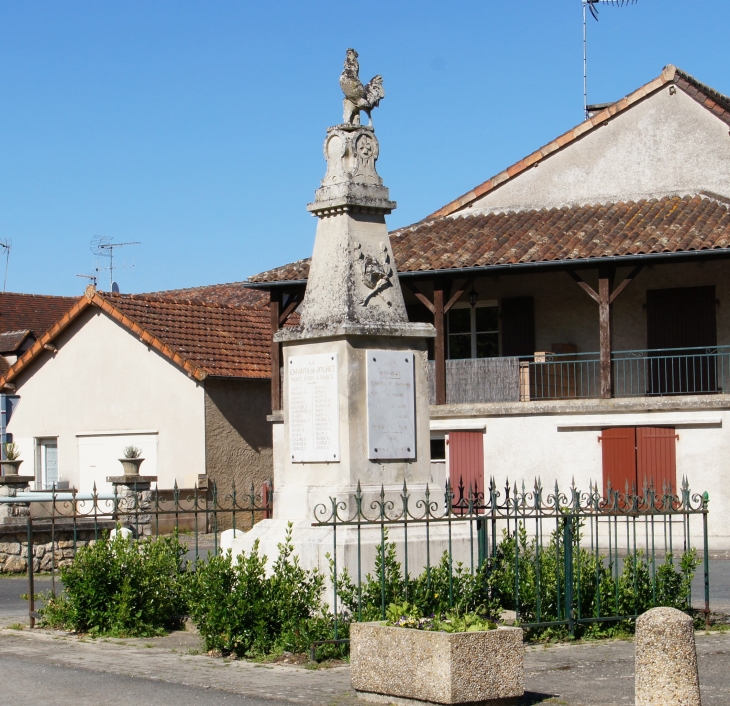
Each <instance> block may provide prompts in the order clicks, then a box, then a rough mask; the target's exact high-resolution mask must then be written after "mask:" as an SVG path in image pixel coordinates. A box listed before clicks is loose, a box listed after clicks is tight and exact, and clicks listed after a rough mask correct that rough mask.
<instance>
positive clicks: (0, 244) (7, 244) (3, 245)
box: [0, 238, 13, 292]
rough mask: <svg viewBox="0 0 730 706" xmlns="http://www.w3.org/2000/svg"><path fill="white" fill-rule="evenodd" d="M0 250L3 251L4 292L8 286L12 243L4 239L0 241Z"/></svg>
mask: <svg viewBox="0 0 730 706" xmlns="http://www.w3.org/2000/svg"><path fill="white" fill-rule="evenodd" d="M0 248H2V249H3V250H4V251H5V277H4V279H3V292H4V291H5V288H6V286H7V284H8V265H9V264H10V251H11V250H12V248H13V241H12V240H8V238H5V240H0Z"/></svg>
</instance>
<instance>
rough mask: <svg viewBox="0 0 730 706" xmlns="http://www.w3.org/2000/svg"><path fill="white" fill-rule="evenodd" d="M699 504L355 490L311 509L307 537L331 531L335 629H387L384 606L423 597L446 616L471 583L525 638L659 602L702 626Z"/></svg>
mask: <svg viewBox="0 0 730 706" xmlns="http://www.w3.org/2000/svg"><path fill="white" fill-rule="evenodd" d="M708 501H709V498H708V495H707V493H704V494H702V495H700V494H696V493H692V492H691V491H690V488H689V485H688V483H687V480H686V479H684V480H683V482H682V485H681V488H679V489H678V492H676V493H675V492H673V489H672V488H663V489H662V491H661V492H658V491H656V490H655V489H654V488H653V487H651V486H649V487H645V488H643V489H642V491H641V493H638V492H637V491H636V490H635V489H633V490H632V489H629V488H626V489H625V490H624V492H620V491H618V490H616V489H612V488H610V487H609V488H607V489H606V492H605V495H604V494H602V493H601V491H600V490H599V488H598V487H597V486H596V485H594V484H592V483H591V484H590V487H589V490H588V492H581V491H580V490H579V489H578V488H577V487H576V486H575V484H573V485H572V486H571V487H570V489H569V491H568V492H567V493H564V492H561V490H560V488H559V487H558V485H557V484H556V485H555V487H554V489H552V490H550V491H547V490H546V489H544V488H543V487H542V485H541V483H540V482H539V481H536V482H535V485H534V488H533V489H532V490H526V489H525V487H524V485H523V486H522V488H521V489H520V488H518V487H517V485H516V484H513V485H512V486H510V484H509V482H507V483H506V484H505V486H504V488H503V489H498V488H497V486H496V484H495V481H494V479H492V480H491V481H490V484H489V487H488V488H487V490H486V492H482V491H481V490H480V489H474V488H468V489H465V488H464V486H463V484H461V483H460V484H459V487H457V488H452V486H451V485H449V484H448V483H447V485H446V488H445V493H444V495H443V502H441V501H440V498H438V497H436V496H435V494H432V493H431V491H430V489H429V487H428V486H426V487H425V488H424V489H420V490H417V491H416V492H412V491H411V490H409V488H408V487H407V485H406V484H405V483H404V484H403V487H402V491H401V492H400V493H397V494H391V493H387V492H386V491H385V489H384V488H383V487H381V489H380V493H379V494H376V495H375V496H372V495H368V494H367V493H365V492H363V490H362V488H361V486H360V485H359V484H358V487H357V490H356V492H355V493H354V494H353V495H352V496H351V497H349V498H347V499H341V498H335V497H333V498H330V502H329V504H328V505H319V506H317V508H316V510H315V517H314V522H313V525H314V526H318V527H329V528H331V529H332V553H331V570H332V577H331V580H332V607H333V610H334V615H335V619H336V620H337V619H338V618H339V619H340V620H341V619H342V618H343V615H345V614H347V613H348V612H349V613H350V618H351V619H353V620H362V619H363V617H364V616H365V617H366V618H367V614H368V611H369V612H370V614H372V613H373V610H375V612H376V613H378V616H377V618H378V619H385V617H386V610H387V608H388V603H389V602H390V601H394V600H395V601H403V600H405V601H409V600H416V601H418V600H421V601H422V602H424V596H425V597H426V598H425V602H424V604H427V605H435V604H437V603H438V604H439V605H442V606H444V607H445V608H448V609H453V608H455V607H458V604H459V601H460V600H461V597H460V595H459V591H461V590H462V589H464V586H465V585H466V583H469V581H471V584H470V586H471V588H470V590H472V591H473V590H477V591H482V593H481V594H480V595H481V597H482V598H483V599H484V600H489V599H494V598H499V599H500V601H501V606H502V608H507V609H513V610H514V618H515V620H516V622H518V623H519V624H520V625H522V626H523V627H525V628H547V627H556V626H561V627H562V628H563V629H567V631H568V632H569V633H570V634H571V635H573V634H575V631H576V628H577V627H578V626H583V629H585V627H586V626H588V625H590V624H595V623H606V622H609V623H610V622H618V621H626V620H628V621H631V620H634V619H635V618H636V617H637V616H638V615H639V614H640V613H641V612H643V611H644V610H647V609H648V608H650V607H653V606H655V605H667V601H669V603H671V604H673V605H675V606H677V607H680V608H682V609H684V610H687V611H688V612H691V613H704V615H705V621H706V622H707V621H708V620H709V615H710V607H709V562H708V534H707V517H708ZM695 543H697V544H698V545H699V547H700V548H701V554H696V552H695V550H694V549H693V545H694V544H695ZM348 550H349V551H348ZM662 562H663V563H662ZM700 563H701V564H702V569H701V571H702V572H703V574H704V606H703V607H702V608H700V609H699V610H695V609H694V608H693V605H692V596H691V587H690V583H691V577H692V575H693V574H694V569H695V567H696V565H698V564H700ZM394 567H395V570H396V572H400V574H399V576H397V577H394V575H393V571H394ZM445 573H446V575H445ZM437 584H438V585H437ZM394 586H397V591H398V592H400V594H399V595H395V594H394V593H393V590H394ZM475 586H476V589H475ZM437 590H441V591H443V592H444V594H443V595H442V596H438V595H437V594H436V593H435V592H436V591H437ZM429 591H430V598H429ZM497 594H499V595H497ZM429 600H430V603H429ZM368 601H370V604H368ZM373 601H374V602H375V603H376V605H375V606H373ZM343 602H344V603H346V604H347V605H346V607H345V608H343ZM462 607H463V606H462ZM371 618H372V615H371ZM337 637H338V635H337V623H335V639H337Z"/></svg>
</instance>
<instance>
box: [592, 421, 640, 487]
mask: <svg viewBox="0 0 730 706" xmlns="http://www.w3.org/2000/svg"><path fill="white" fill-rule="evenodd" d="M601 454H602V456H603V496H604V497H606V498H607V497H608V486H609V483H610V485H611V489H612V490H618V492H619V493H625V492H626V487H627V484H628V490H629V493H632V492H634V488H636V487H638V486H637V483H636V429H635V428H634V427H613V428H611V429H604V430H603V432H602V434H601Z"/></svg>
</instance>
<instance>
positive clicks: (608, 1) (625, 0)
mask: <svg viewBox="0 0 730 706" xmlns="http://www.w3.org/2000/svg"><path fill="white" fill-rule="evenodd" d="M581 2H582V3H583V114H584V116H585V119H586V120H588V118H589V117H590V116H589V114H588V42H587V35H586V8H588V10H589V11H590V13H591V17H593V19H594V20H596V21H598V5H599V4H602V5H615V6H616V7H623V6H624V5H636V3H637V2H638V0H581Z"/></svg>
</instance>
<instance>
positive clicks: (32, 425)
mask: <svg viewBox="0 0 730 706" xmlns="http://www.w3.org/2000/svg"><path fill="white" fill-rule="evenodd" d="M220 286H222V285H219V286H218V287H220ZM234 288H235V287H234ZM203 289H204V288H203ZM163 294H165V293H159V294H158V296H154V295H119V294H104V293H101V292H97V291H96V290H95V289H94V287H93V286H90V287H88V288H87V289H86V292H85V294H84V296H82V297H80V298H79V299H78V300H76V301H75V302H74V303H73V305H72V306H70V307H68V308H67V310H66V311H65V312H64V313H63V315H62V316H60V317H59V318H58V320H57V321H56V322H55V323H53V325H51V326H50V328H49V329H48V330H47V331H45V332H44V333H42V335H40V336H39V337H38V339H37V340H35V341H34V342H33V343H32V344H31V345H30V347H29V348H28V350H26V351H25V352H23V353H22V354H21V355H20V357H19V358H18V360H17V361H16V362H14V363H13V364H12V365H11V366H10V368H9V369H8V370H7V371H6V372H5V373H4V374H3V375H2V377H1V378H0V387H2V389H3V391H4V393H6V394H7V393H8V392H11V393H12V396H13V398H14V400H15V404H14V405H13V413H12V416H11V418H10V420H9V422H8V429H7V431H8V433H9V434H11V435H12V439H13V441H14V442H15V443H16V444H17V445H18V446H19V447H20V449H21V458H23V459H24V460H25V464H24V466H23V467H22V469H21V473H25V474H28V473H29V472H32V473H33V475H34V476H35V487H36V489H38V488H48V487H50V486H51V485H52V484H53V483H59V482H60V483H63V484H65V483H68V484H69V485H70V486H71V487H75V488H78V489H80V490H81V491H90V490H91V489H92V488H93V487H94V485H96V488H97V489H98V490H99V491H108V490H110V489H111V486H110V484H108V483H107V481H106V478H107V476H112V475H119V474H120V468H121V467H120V464H119V460H118V459H119V458H120V456H122V452H123V449H124V447H126V446H130V445H132V446H137V447H139V448H140V449H141V450H142V455H143V456H144V458H145V460H144V462H143V464H142V468H141V472H142V473H143V474H147V475H154V476H157V478H158V486H159V488H161V489H163V488H172V487H173V486H174V485H175V484H176V483H177V485H178V486H179V487H185V488H192V487H193V486H194V485H195V484H197V483H199V482H203V481H206V480H214V481H217V482H219V483H220V484H221V487H222V488H224V489H225V491H226V492H230V490H229V489H230V484H231V481H233V480H235V481H236V483H237V486H238V487H239V488H245V489H246V491H247V490H248V488H249V487H250V485H251V483H254V484H255V485H256V486H257V488H260V487H261V484H262V483H263V482H264V481H266V480H268V479H269V478H270V477H271V469H272V456H271V429H270V427H269V425H268V424H267V422H266V415H267V414H268V413H269V411H270V404H269V396H270V391H269V388H270V382H269V375H270V360H269V350H270V343H269V312H268V310H267V308H261V307H258V308H257V307H255V306H254V307H246V306H231V305H226V304H221V303H215V302H213V301H205V300H203V299H201V300H197V301H196V300H195V297H188V298H186V299H180V298H176V297H175V296H173V295H170V294H169V293H167V294H166V295H163ZM208 294H210V293H208ZM178 296H182V295H178ZM201 296H202V295H201ZM241 296H243V297H244V298H248V299H249V300H250V301H254V302H255V301H258V298H257V297H256V296H254V297H253V298H252V297H251V296H250V295H249V294H245V295H241ZM0 340H2V336H0Z"/></svg>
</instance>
